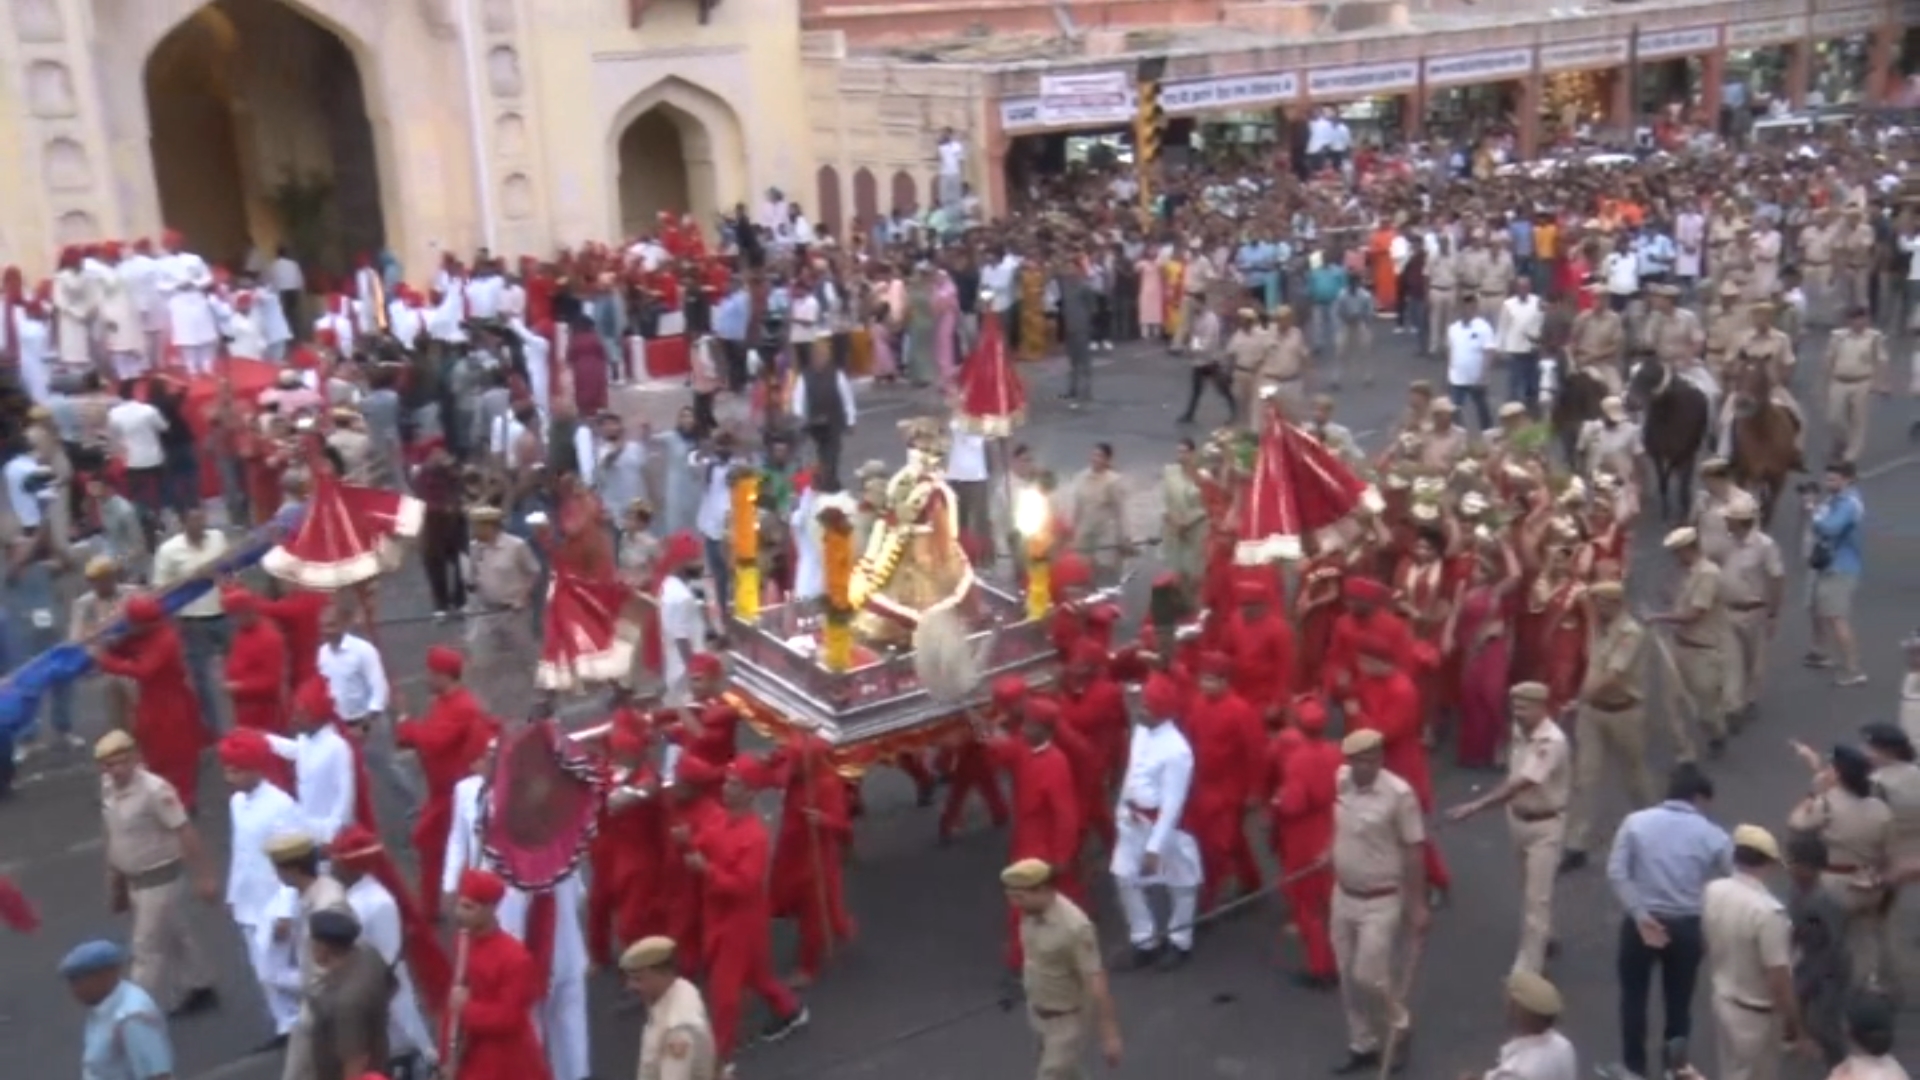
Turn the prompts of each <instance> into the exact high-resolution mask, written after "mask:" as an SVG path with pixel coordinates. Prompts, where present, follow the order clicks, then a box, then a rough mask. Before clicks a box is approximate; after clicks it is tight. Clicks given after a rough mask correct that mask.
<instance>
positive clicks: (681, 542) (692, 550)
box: [660, 532, 703, 573]
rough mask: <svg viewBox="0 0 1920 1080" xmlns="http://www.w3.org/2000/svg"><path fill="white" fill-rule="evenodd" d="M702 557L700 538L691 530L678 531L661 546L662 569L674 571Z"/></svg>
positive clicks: (668, 571)
mask: <svg viewBox="0 0 1920 1080" xmlns="http://www.w3.org/2000/svg"><path fill="white" fill-rule="evenodd" d="M702 557H703V552H702V551H701V547H700V538H699V537H698V536H695V535H694V534H692V533H690V532H677V533H674V534H673V535H672V536H669V537H667V542H666V543H664V544H662V545H661V546H660V569H661V570H663V571H665V572H667V573H673V572H674V571H677V570H679V569H680V568H681V567H683V566H686V565H687V564H688V563H693V562H699V561H700V559H701V558H702Z"/></svg>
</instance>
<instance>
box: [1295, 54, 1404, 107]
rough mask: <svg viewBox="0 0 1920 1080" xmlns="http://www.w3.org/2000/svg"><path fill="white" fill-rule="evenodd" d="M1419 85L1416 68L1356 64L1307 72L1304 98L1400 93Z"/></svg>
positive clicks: (1335, 99)
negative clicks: (1305, 96)
mask: <svg viewBox="0 0 1920 1080" xmlns="http://www.w3.org/2000/svg"><path fill="white" fill-rule="evenodd" d="M1419 85H1420V65H1419V64H1418V63H1416V62H1415V61H1412V60H1407V61H1403V62H1401V63H1397V64H1358V65H1355V66H1353V67H1336V68H1315V69H1314V70H1312V71H1309V72H1307V96H1308V97H1310V98H1312V99H1313V100H1315V101H1339V100H1341V99H1343V98H1345V99H1350V98H1363V97H1372V96H1373V95H1375V94H1404V93H1406V92H1407V91H1409V90H1412V89H1413V88H1415V87H1417V86H1419Z"/></svg>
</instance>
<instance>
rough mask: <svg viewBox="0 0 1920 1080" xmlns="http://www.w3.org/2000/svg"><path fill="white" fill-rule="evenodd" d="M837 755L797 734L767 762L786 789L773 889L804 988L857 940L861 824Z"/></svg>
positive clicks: (796, 981)
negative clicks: (852, 871)
mask: <svg viewBox="0 0 1920 1080" xmlns="http://www.w3.org/2000/svg"><path fill="white" fill-rule="evenodd" d="M829 749H830V748H829V747H828V746H827V744H826V742H825V740H823V739H821V738H820V737H819V736H817V735H813V734H811V733H808V732H803V731H798V730H795V731H793V732H791V733H789V734H788V736H787V738H786V741H785V742H784V743H782V744H781V745H780V746H778V747H776V748H774V751H773V753H772V754H771V755H769V756H768V758H767V762H766V764H767V767H768V768H769V769H770V770H773V779H776V780H780V781H784V784H785V788H786V796H785V799H784V800H783V801H782V802H781V804H780V837H779V843H778V844H777V845H776V846H775V847H774V856H773V877H772V879H771V880H770V881H769V883H768V886H767V889H768V892H769V894H770V899H771V900H772V904H773V917H774V918H776V919H792V920H793V921H794V928H795V929H796V930H798V931H799V935H800V958H799V970H798V971H797V972H795V974H794V976H793V978H792V979H791V980H790V981H791V982H792V984H793V985H794V986H796V987H802V988H804V987H807V986H811V985H813V981H814V979H815V978H817V977H818V976H819V974H820V969H821V968H822V967H824V966H825V965H826V961H827V958H828V954H829V953H830V952H832V950H833V943H834V942H847V941H851V940H853V918H852V916H850V915H848V914H847V902H846V885H845V879H844V875H843V872H842V868H843V867H844V865H845V862H846V855H847V849H848V847H849V845H851V844H852V843H853V818H852V816H851V815H849V814H848V812H847V785H846V783H845V782H844V781H842V780H841V778H840V773H839V772H838V770H836V769H835V768H834V766H833V759H832V758H831V757H830V756H829V753H828V751H829ZM782 773H784V774H785V775H784V776H781V775H780V774H782ZM989 779H991V775H989Z"/></svg>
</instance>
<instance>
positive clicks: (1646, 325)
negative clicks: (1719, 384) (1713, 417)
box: [1641, 284, 1706, 373]
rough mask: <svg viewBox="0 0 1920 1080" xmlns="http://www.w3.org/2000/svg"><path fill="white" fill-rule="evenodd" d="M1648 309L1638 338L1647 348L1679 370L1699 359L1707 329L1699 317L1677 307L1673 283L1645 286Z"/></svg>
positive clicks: (1661, 361) (1671, 368) (1662, 362)
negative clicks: (1702, 325)
mask: <svg viewBox="0 0 1920 1080" xmlns="http://www.w3.org/2000/svg"><path fill="white" fill-rule="evenodd" d="M1647 298H1648V305H1649V310H1648V312H1647V318H1646V320H1645V321H1644V322H1643V323H1641V340H1642V342H1643V344H1645V346H1646V348H1647V350H1648V351H1649V352H1651V353H1653V355H1654V357H1655V358H1656V359H1658V360H1659V361H1660V363H1661V364H1662V365H1663V366H1665V367H1666V369H1667V370H1668V371H1671V372H1675V373H1678V372H1680V371H1684V370H1686V369H1687V368H1688V367H1691V366H1692V365H1693V364H1695V363H1697V362H1698V361H1699V359H1700V349H1701V346H1702V345H1703V344H1704V343H1705V341H1706V332H1705V331H1703V330H1702V329H1701V328H1700V317H1699V316H1697V315H1695V314H1694V313H1693V312H1691V311H1689V310H1687V309H1686V308H1683V307H1681V306H1680V289H1679V287H1678V286H1674V285H1664V284H1662V285H1649V286H1647Z"/></svg>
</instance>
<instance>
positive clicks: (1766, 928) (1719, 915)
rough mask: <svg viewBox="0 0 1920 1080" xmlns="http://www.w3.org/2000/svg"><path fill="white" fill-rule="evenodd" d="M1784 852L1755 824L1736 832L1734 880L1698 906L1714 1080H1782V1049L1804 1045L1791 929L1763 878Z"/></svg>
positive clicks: (1714, 885)
mask: <svg viewBox="0 0 1920 1080" xmlns="http://www.w3.org/2000/svg"><path fill="white" fill-rule="evenodd" d="M1779 864H1780V845H1779V844H1777V843H1776V842H1775V841H1774V839H1773V834H1772V833H1769V832H1767V830H1765V829H1762V828H1760V827H1759V826H1758V825H1742V826H1740V827H1738V828H1736V829H1734V830H1733V874H1732V875H1731V876H1729V877H1723V878H1721V879H1719V880H1718V881H1713V882H1710V883H1708V885H1707V889H1706V893H1705V896H1704V897H1703V899H1702V901H1701V908H1702V910H1701V929H1702V931H1703V933H1704V934H1705V936H1706V940H1707V970H1708V978H1709V980H1710V985H1711V987H1712V998H1713V1019H1714V1029H1715V1030H1714V1035H1715V1040H1714V1043H1715V1046H1716V1047H1717V1049H1718V1054H1717V1055H1716V1057H1717V1066H1718V1067H1717V1068H1716V1070H1715V1071H1714V1074H1713V1077H1714V1080H1778V1077H1779V1075H1780V1054H1781V1047H1782V1044H1783V1043H1792V1044H1798V1043H1800V1042H1801V1041H1803V1040H1804V1039H1805V1029H1804V1028H1803V1027H1802V1026H1801V1022H1800V1004H1799V1000H1798V999H1797V998H1796V996H1795V995H1794V991H1793V922H1792V920H1791V919H1790V918H1789V917H1788V916H1787V908H1786V905H1785V904H1783V903H1781V902H1780V899H1779V898H1778V897H1776V896H1775V895H1774V894H1773V891H1772V890H1771V889H1770V888H1768V886H1767V882H1766V881H1765V875H1767V874H1770V873H1771V872H1772V871H1773V870H1774V868H1776V867H1777V866H1778V865H1779Z"/></svg>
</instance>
